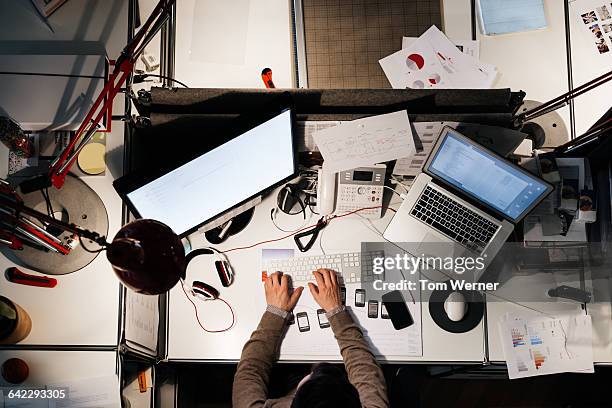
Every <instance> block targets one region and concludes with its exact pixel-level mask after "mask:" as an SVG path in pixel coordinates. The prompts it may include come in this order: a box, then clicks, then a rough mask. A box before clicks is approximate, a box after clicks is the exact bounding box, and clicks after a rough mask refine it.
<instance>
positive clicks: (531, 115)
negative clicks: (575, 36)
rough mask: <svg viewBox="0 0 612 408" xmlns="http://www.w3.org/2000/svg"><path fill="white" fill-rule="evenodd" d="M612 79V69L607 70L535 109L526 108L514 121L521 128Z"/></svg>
mask: <svg viewBox="0 0 612 408" xmlns="http://www.w3.org/2000/svg"><path fill="white" fill-rule="evenodd" d="M610 80H612V71H610V72H607V73H605V74H603V75H601V76H599V77H597V78H595V79H593V80H591V81H589V82H587V83H585V84H582V85H580V86H579V87H577V88H574V89H572V90H571V91H569V92H566V93H564V94H563V95H560V96H558V97H556V98H554V99H551V100H550V101H548V102H544V103H543V104H541V105H539V106H536V107H535V108H533V109H529V110H526V111H525V112H521V114H520V115H517V116H515V117H514V119H513V122H514V126H515V127H516V128H520V127H522V126H523V124H524V123H525V122H528V121H530V120H533V119H535V118H537V117H540V116H542V115H545V114H547V113H549V112H552V111H554V110H557V109H559V108H561V107H562V106H565V105H567V104H568V103H569V102H570V101H571V100H572V99H574V98H576V97H578V96H580V95H582V94H584V93H586V92H589V91H590V90H592V89H595V88H597V87H598V86H600V85H602V84H604V83H606V82H608V81H610Z"/></svg>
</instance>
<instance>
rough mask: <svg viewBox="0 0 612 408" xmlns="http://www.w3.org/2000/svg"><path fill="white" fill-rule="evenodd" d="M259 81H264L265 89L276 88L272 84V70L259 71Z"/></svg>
mask: <svg viewBox="0 0 612 408" xmlns="http://www.w3.org/2000/svg"><path fill="white" fill-rule="evenodd" d="M261 79H262V80H263V81H264V84H265V85H266V88H276V87H275V86H274V82H272V70H271V69H270V68H264V69H263V71H261Z"/></svg>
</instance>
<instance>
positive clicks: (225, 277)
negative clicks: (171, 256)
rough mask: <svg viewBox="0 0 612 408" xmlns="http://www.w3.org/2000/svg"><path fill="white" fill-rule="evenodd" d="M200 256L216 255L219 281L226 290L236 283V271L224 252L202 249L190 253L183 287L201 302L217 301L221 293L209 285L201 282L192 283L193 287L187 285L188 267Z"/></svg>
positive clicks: (186, 263) (186, 259)
mask: <svg viewBox="0 0 612 408" xmlns="http://www.w3.org/2000/svg"><path fill="white" fill-rule="evenodd" d="M199 255H214V256H215V258H216V259H215V269H216V270H217V274H218V275H219V280H220V281H221V285H223V287H224V288H227V287H228V286H230V285H231V284H232V283H233V282H234V271H233V269H232V266H231V265H230V263H229V260H228V259H227V257H226V256H225V254H223V253H222V252H220V251H218V250H216V249H215V248H210V247H209V248H200V249H195V250H193V251H191V252H189V253H188V254H187V255H186V256H185V279H184V280H183V285H184V286H185V287H186V288H187V289H188V290H189V291H190V292H191V294H192V295H193V296H194V297H196V298H198V299H201V300H215V299H218V298H219V291H218V290H217V289H215V288H214V287H213V286H211V285H209V284H208V283H204V282H202V281H199V280H193V281H191V286H189V285H188V284H186V282H187V281H188V280H187V266H188V265H189V262H191V261H192V260H193V258H195V257H196V256H199Z"/></svg>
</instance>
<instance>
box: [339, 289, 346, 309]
mask: <svg viewBox="0 0 612 408" xmlns="http://www.w3.org/2000/svg"><path fill="white" fill-rule="evenodd" d="M340 298H341V299H342V305H343V306H346V288H345V287H344V286H340Z"/></svg>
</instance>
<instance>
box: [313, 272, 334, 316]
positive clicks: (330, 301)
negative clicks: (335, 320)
mask: <svg viewBox="0 0 612 408" xmlns="http://www.w3.org/2000/svg"><path fill="white" fill-rule="evenodd" d="M313 275H314V277H315V279H316V281H317V284H316V285H315V284H314V283H308V288H309V289H310V293H312V297H313V298H314V300H315V301H316V302H317V303H318V304H319V306H321V308H322V309H323V310H325V311H326V312H329V311H331V310H333V309H335V308H337V307H339V306H341V305H342V299H341V298H340V288H339V287H338V279H337V277H336V272H334V271H332V270H330V269H318V270H316V271H314V272H313Z"/></svg>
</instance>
